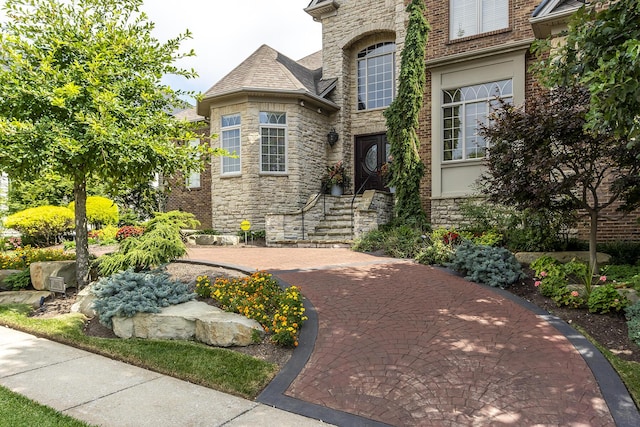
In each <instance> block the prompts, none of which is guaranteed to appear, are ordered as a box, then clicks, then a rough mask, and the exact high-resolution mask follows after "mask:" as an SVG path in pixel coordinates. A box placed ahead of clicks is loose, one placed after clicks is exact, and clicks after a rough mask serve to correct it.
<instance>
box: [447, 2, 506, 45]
mask: <svg viewBox="0 0 640 427" xmlns="http://www.w3.org/2000/svg"><path fill="white" fill-rule="evenodd" d="M450 8H451V9H450V11H449V17H450V28H449V36H450V38H451V39H452V40H453V39H459V38H461V37H468V36H473V35H475V34H481V33H487V32H489V31H495V30H501V29H503V28H507V27H508V26H509V0H450Z"/></svg>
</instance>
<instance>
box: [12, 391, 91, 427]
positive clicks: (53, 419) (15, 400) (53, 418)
mask: <svg viewBox="0 0 640 427" xmlns="http://www.w3.org/2000/svg"><path fill="white" fill-rule="evenodd" d="M33 426H38V427H88V426H90V424H86V423H83V422H82V421H78V420H76V419H75V418H71V417H69V416H67V415H63V414H61V413H60V412H58V411H56V410H55V409H52V408H50V407H48V406H44V405H40V404H39V403H36V402H34V401H32V400H29V399H27V398H26V397H24V396H22V395H20V394H17V393H14V392H12V391H11V390H9V389H7V388H5V387H2V386H0V427H33Z"/></svg>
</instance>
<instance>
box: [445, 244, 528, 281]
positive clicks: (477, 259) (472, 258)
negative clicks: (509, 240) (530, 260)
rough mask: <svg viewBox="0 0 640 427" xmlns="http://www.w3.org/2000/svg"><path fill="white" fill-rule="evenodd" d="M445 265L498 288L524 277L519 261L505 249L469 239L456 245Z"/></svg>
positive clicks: (472, 278)
mask: <svg viewBox="0 0 640 427" xmlns="http://www.w3.org/2000/svg"><path fill="white" fill-rule="evenodd" d="M447 267H449V268H451V269H453V270H455V271H458V272H460V273H462V274H464V275H465V276H466V277H465V278H466V279H467V280H471V281H473V282H477V283H483V284H485V285H490V286H494V287H500V288H506V287H507V286H509V285H511V284H513V283H515V282H516V281H518V280H521V279H523V278H525V277H526V276H525V274H524V272H523V271H522V267H521V266H520V263H519V262H518V261H517V260H516V258H515V256H514V255H513V254H512V253H511V252H509V251H508V250H507V249H505V248H498V247H493V246H483V245H476V244H473V243H472V242H469V241H465V242H463V243H462V244H461V245H460V246H458V248H457V249H456V252H455V254H454V255H453V260H452V261H451V262H450V263H449V264H447Z"/></svg>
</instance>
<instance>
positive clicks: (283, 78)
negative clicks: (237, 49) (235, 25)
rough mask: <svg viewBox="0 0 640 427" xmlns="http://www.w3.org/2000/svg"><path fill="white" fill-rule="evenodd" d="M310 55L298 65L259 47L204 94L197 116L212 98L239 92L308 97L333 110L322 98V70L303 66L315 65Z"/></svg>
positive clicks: (270, 49) (325, 83) (202, 113)
mask: <svg viewBox="0 0 640 427" xmlns="http://www.w3.org/2000/svg"><path fill="white" fill-rule="evenodd" d="M313 55H317V54H312V55H310V56H307V57H305V58H303V60H302V63H300V62H296V61H294V60H293V59H291V58H289V57H287V56H286V55H283V54H281V53H280V52H278V51H277V50H275V49H272V48H271V47H269V46H267V45H262V46H260V47H259V48H258V50H256V51H255V52H254V53H253V54H251V55H250V56H249V57H248V58H247V59H245V60H244V61H243V62H242V63H241V64H240V65H238V66H237V67H236V68H234V69H233V70H232V71H231V72H230V73H229V74H227V75H226V76H224V77H223V78H222V79H221V80H220V81H218V82H217V83H216V84H215V85H213V86H212V87H211V88H210V89H209V90H207V91H206V92H205V93H204V95H203V98H202V101H200V102H198V109H197V112H198V114H200V115H208V108H209V105H210V104H211V103H212V102H213V101H215V100H216V99H220V98H221V97H228V96H232V95H237V94H241V93H261V94H267V93H270V94H277V95H280V96H287V95H288V96H298V97H300V96H303V97H309V98H311V99H313V100H315V101H318V102H320V103H321V104H326V107H329V109H331V110H336V109H337V108H338V107H337V105H335V104H334V103H333V102H331V101H329V100H328V99H325V98H324V95H325V94H326V93H327V90H326V89H327V87H328V86H327V82H324V81H322V80H321V78H322V69H321V68H316V69H309V68H307V67H305V66H304V65H303V63H304V64H309V65H312V66H315V65H317V64H318V58H317V57H314V56H313Z"/></svg>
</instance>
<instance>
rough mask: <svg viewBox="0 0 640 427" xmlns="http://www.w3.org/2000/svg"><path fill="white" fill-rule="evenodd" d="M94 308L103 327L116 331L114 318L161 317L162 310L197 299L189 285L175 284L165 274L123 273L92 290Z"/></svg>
mask: <svg viewBox="0 0 640 427" xmlns="http://www.w3.org/2000/svg"><path fill="white" fill-rule="evenodd" d="M92 292H93V294H94V295H95V296H96V300H95V302H94V304H93V308H94V310H95V311H96V313H97V315H98V318H99V319H100V323H102V324H103V325H105V326H107V327H109V328H112V327H113V323H112V321H111V319H112V318H113V317H114V316H124V317H133V316H134V315H135V314H136V313H158V312H159V311H160V309H161V308H163V307H168V306H170V305H175V304H180V303H183V302H187V301H190V300H192V299H193V298H195V296H196V294H195V293H193V292H191V291H189V288H188V286H187V285H186V284H184V283H182V282H179V281H174V280H171V279H170V278H169V275H168V274H167V273H166V272H164V271H162V270H154V271H151V272H148V271H147V272H141V273H136V272H134V271H133V270H126V271H121V272H119V273H116V274H113V275H111V276H109V277H105V278H102V279H100V280H99V281H98V283H96V284H95V286H94V287H93V289H92Z"/></svg>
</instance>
